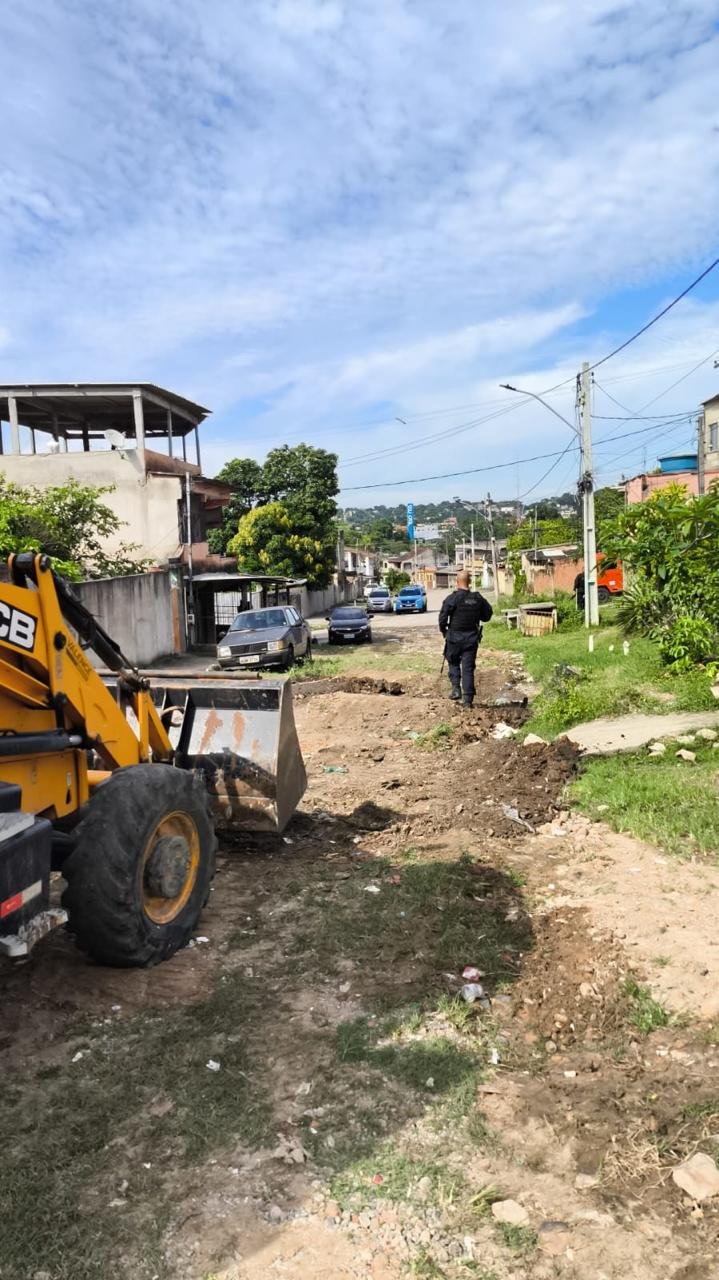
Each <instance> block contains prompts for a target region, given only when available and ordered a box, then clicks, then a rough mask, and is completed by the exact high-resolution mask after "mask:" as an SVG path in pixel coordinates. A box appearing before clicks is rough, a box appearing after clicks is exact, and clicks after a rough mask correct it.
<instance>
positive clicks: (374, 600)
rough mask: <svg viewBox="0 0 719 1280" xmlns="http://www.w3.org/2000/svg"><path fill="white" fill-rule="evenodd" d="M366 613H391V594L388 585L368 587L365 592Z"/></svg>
mask: <svg viewBox="0 0 719 1280" xmlns="http://www.w3.org/2000/svg"><path fill="white" fill-rule="evenodd" d="M367 612H368V613H391V612H392V596H391V595H390V590H389V587H370V589H369V591H368V592H367Z"/></svg>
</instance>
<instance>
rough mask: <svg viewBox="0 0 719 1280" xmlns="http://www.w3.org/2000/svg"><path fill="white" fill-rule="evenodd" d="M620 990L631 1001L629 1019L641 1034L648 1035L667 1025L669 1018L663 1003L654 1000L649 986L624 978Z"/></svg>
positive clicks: (634, 979)
mask: <svg viewBox="0 0 719 1280" xmlns="http://www.w3.org/2000/svg"><path fill="white" fill-rule="evenodd" d="M621 992H622V995H623V996H626V997H627V999H628V1000H629V1001H630V1003H631V1013H630V1015H629V1016H630V1021H631V1022H632V1023H633V1024H634V1026H635V1027H636V1028H637V1030H638V1031H641V1033H642V1035H644V1036H648V1035H649V1034H650V1032H652V1031H656V1030H657V1029H658V1028H659V1027H668V1026H669V1023H670V1021H671V1019H670V1016H669V1014H668V1013H667V1011H666V1009H665V1008H664V1005H662V1004H660V1003H659V1001H658V1000H655V999H654V996H653V995H652V993H651V991H650V990H649V988H648V987H644V986H642V985H641V983H639V982H637V980H636V978H632V977H628V978H625V979H624V982H623V983H622V986H621Z"/></svg>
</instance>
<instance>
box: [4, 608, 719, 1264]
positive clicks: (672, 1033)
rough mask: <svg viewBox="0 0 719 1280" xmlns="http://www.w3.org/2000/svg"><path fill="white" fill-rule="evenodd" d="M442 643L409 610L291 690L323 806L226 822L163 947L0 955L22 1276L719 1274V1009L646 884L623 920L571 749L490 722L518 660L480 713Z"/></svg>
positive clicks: (493, 671) (62, 942)
mask: <svg viewBox="0 0 719 1280" xmlns="http://www.w3.org/2000/svg"><path fill="white" fill-rule="evenodd" d="M385 651H386V655H387V657H386V661H387V667H386V672H385V673H384V674H383V673H382V672H381V671H380V672H378V670H377V667H376V659H377V653H378V652H379V653H380V654H382V653H385ZM398 654H399V657H398ZM436 655H437V640H436V636H435V633H434V631H432V632H430V631H429V630H427V629H424V628H422V627H413V628H411V629H407V631H406V633H405V634H404V636H403V639H402V641H401V643H400V645H399V647H398V644H397V643H396V642H392V643H390V642H389V641H387V642H386V645H385V646H383V645H382V641H381V639H380V640H379V642H378V643H375V645H374V646H373V667H372V670H371V673H370V672H369V671H368V672H367V674H366V675H364V676H363V651H361V650H360V651H358V652H357V656H356V673H355V674H354V675H353V676H352V678H350V679H349V680H348V679H347V678H346V677H344V678H342V680H340V681H338V682H335V683H332V682H327V681H323V682H321V683H320V684H319V686H318V687H315V688H313V687H312V685H311V684H307V685H304V686H303V685H301V684H298V685H297V686H296V688H295V708H296V718H297V724H298V729H299V733H300V738H301V741H302V746H303V751H304V754H305V758H306V761H307V767H308V774H309V779H310V786H309V790H308V793H307V796H306V798H305V801H304V803H303V805H302V807H301V810H300V812H299V813H298V815H297V816H296V818H295V819H294V820H293V822H292V823H291V825H290V827H289V828H288V830H287V831H286V833H285V835H284V837H262V838H260V837H256V838H252V839H247V838H245V839H243V840H242V841H237V842H236V843H232V844H228V843H226V844H225V845H224V847H223V848H222V851H221V857H220V860H219V866H218V873H217V877H216V881H215V887H214V891H213V893H212V896H211V900H210V905H209V907H208V909H207V911H206V913H205V916H204V917H203V920H202V922H201V932H200V933H199V934H198V937H197V939H196V940H195V943H194V945H193V946H191V947H190V948H188V949H187V950H185V951H184V952H183V953H181V954H180V955H178V956H177V957H176V958H175V959H174V960H172V961H171V962H170V963H168V964H165V965H162V966H159V967H158V968H156V969H153V970H149V971H142V972H120V971H110V970H104V969H100V968H98V967H95V966H91V965H89V964H88V963H87V962H86V961H85V960H84V958H83V957H82V956H81V955H80V954H79V953H78V952H77V951H76V950H75V949H74V947H73V946H72V943H71V941H70V939H69V938H67V937H66V936H60V935H58V936H56V937H54V938H51V939H48V940H47V941H46V942H45V943H44V944H42V945H41V946H39V947H38V948H37V950H36V952H35V954H34V956H33V958H32V960H31V961H30V962H29V963H28V964H26V965H24V966H22V967H20V968H14V969H13V968H10V967H9V965H7V964H5V965H3V967H2V968H0V998H1V999H2V1009H3V1022H2V1033H1V1035H0V1063H1V1069H2V1078H3V1082H4V1089H3V1094H2V1102H1V1103H0V1106H1V1107H2V1111H3V1116H2V1120H3V1135H4V1152H3V1161H2V1163H1V1165H0V1212H1V1213H2V1224H3V1225H2V1231H1V1232H0V1276H2V1280H32V1278H34V1280H100V1278H102V1280H170V1278H171V1280H211V1278H212V1280H261V1278H262V1280H267V1278H269V1277H279V1278H286V1280H310V1278H311V1277H312V1278H313V1280H314V1278H317V1277H319V1278H321V1280H344V1278H345V1277H347V1278H349V1277H357V1278H359V1280H394V1278H395V1277H396V1278H399V1277H401V1276H407V1275H415V1276H420V1277H427V1278H431V1277H434V1278H435V1280H437V1278H441V1277H446V1278H447V1280H460V1277H465V1278H466V1277H469V1276H474V1277H482V1278H483V1280H507V1278H508V1277H515V1278H517V1280H518V1278H520V1277H522V1278H525V1277H526V1278H531V1280H547V1278H549V1277H567V1280H656V1277H658V1276H661V1277H662V1278H666V1280H699V1278H700V1277H701V1278H702V1280H705V1278H706V1280H711V1278H712V1277H716V1276H718V1275H719V1270H717V1264H716V1261H715V1260H716V1257H717V1236H718V1230H719V1213H718V1210H717V1207H716V1206H717V1199H709V1200H705V1201H704V1202H703V1205H702V1206H701V1207H700V1206H698V1205H697V1204H696V1203H693V1202H692V1201H690V1200H689V1199H688V1198H687V1197H686V1196H685V1195H684V1194H683V1193H682V1192H681V1191H680V1190H679V1189H678V1187H677V1186H676V1185H674V1183H673V1181H672V1179H671V1172H672V1169H673V1168H674V1167H675V1166H676V1165H677V1164H678V1163H679V1162H680V1161H681V1160H682V1159H683V1158H685V1157H686V1156H689V1155H691V1154H692V1153H693V1152H695V1151H697V1150H700V1151H703V1152H707V1153H708V1154H710V1155H711V1154H717V1150H718V1145H717V1144H718V1142H719V1089H718V1088H717V1085H716V1072H717V1056H718V1052H719V1051H718V1049H717V1045H719V1035H717V1033H716V1027H715V1026H714V1024H712V1023H710V1022H701V1023H700V1022H698V1021H697V1022H695V1021H693V1019H692V1018H686V1019H684V1020H683V1021H681V1022H673V1021H672V1020H671V1018H670V1016H669V1014H668V1013H667V1011H666V1010H665V1009H664V1007H663V1006H662V1005H661V1004H660V1003H658V1002H657V1001H656V1000H654V999H653V998H652V996H651V994H650V992H649V991H648V990H647V989H646V988H645V987H644V985H643V982H644V975H643V971H642V970H643V966H642V964H641V963H638V961H637V952H636V949H635V948H633V947H632V943H633V942H634V938H633V936H632V913H631V912H629V911H627V912H626V913H625V917H624V919H623V921H622V928H621V930H619V931H618V932H621V933H623V934H624V937H623V938H622V939H620V938H618V937H616V936H614V935H613V933H612V923H613V921H612V918H611V913H608V912H607V911H604V913H602V912H601V911H600V910H598V909H597V901H598V900H601V898H602V885H603V883H604V882H605V881H606V875H607V860H606V858H603V857H602V851H603V843H602V841H603V836H602V829H601V828H592V829H590V828H589V827H588V826H587V825H586V824H585V825H584V827H583V828H582V825H581V823H580V824H578V825H575V827H574V828H573V829H572V832H571V835H570V836H568V835H567V834H566V832H567V827H568V824H567V822H566V821H565V819H564V818H563V817H562V814H561V809H562V789H563V786H564V783H565V781H566V780H567V779H568V778H569V777H570V776H571V774H572V772H573V770H574V769H575V768H576V757H575V754H574V749H573V748H571V747H570V746H564V747H547V746H538V747H533V748H524V747H522V746H520V745H519V743H518V742H517V741H515V740H514V739H512V738H504V739H503V738H494V737H493V736H492V733H493V730H494V728H495V726H496V725H497V723H498V722H499V721H500V720H501V721H504V722H509V723H510V724H512V723H514V724H518V723H519V722H520V721H521V718H522V716H523V714H524V712H523V710H522V708H521V706H520V705H517V704H516V703H515V704H512V700H511V689H512V685H513V683H514V682H516V680H517V679H518V677H519V675H520V672H519V669H518V666H517V661H518V660H517V659H516V658H515V657H514V656H513V655H509V654H506V655H496V656H491V657H485V663H486V665H485V666H484V668H483V669H482V672H481V676H480V680H479V698H478V702H479V704H480V705H478V706H477V707H476V708H475V710H474V712H472V713H470V714H466V713H464V714H463V713H462V712H461V711H459V710H457V709H456V708H455V707H453V706H451V705H450V704H449V703H448V701H447V700H446V697H445V694H446V690H439V689H438V688H437V679H436V674H432V673H433V672H436ZM497 703H499V704H500V705H497ZM545 824H549V825H548V826H545ZM569 826H571V824H569ZM570 846H571V848H572V850H573V851H574V854H576V862H575V860H574V854H573V855H572V856H571V857H568V854H567V850H568V849H569V848H570ZM645 852H646V851H645ZM585 855H586V856H585ZM616 856H617V858H618V855H616ZM642 865H643V875H642V877H641V881H642V884H641V886H639V885H638V886H637V894H639V893H640V892H643V891H644V888H645V886H646V885H648V882H649V881H650V879H651V875H652V865H653V864H652V862H651V858H650V856H649V854H647V861H646V863H643V864H642ZM657 874H660V875H665V874H666V872H665V869H661V870H660V871H658V872H657ZM701 883H702V884H703V885H704V888H706V884H707V881H706V879H704V880H702V881H701ZM698 884H699V882H696V885H693V888H692V891H693V892H694V891H695V892H696V893H697V895H698V894H699V892H700V890H699V888H698ZM650 887H651V886H650ZM638 914H639V913H638ZM641 930H643V934H642V938H643V942H642V946H641V948H640V951H641V953H642V954H645V953H646V951H647V948H650V947H651V938H650V925H649V917H648V915H647V914H646V913H644V914H643V915H641ZM681 945H682V942H681V937H680V936H677V937H674V936H672V937H671V938H670V939H669V940H668V941H667V943H666V948H667V952H668V953H669V952H671V955H670V954H667V956H666V959H667V966H669V964H670V962H671V964H674V965H678V964H679V961H680V952H681ZM467 966H470V967H473V968H475V969H477V970H478V971H479V976H478V977H477V978H476V979H474V978H472V981H477V982H478V983H480V984H481V987H482V988H483V991H484V994H483V995H482V994H480V995H479V998H478V999H477V1000H475V1001H474V1002H472V1003H467V1002H466V1001H465V1000H464V999H463V998H462V996H461V994H460V992H461V989H462V987H463V985H465V983H466V981H467V979H465V978H463V976H462V971H463V969H465V967H467ZM635 969H636V970H637V972H636V974H634V970H635ZM632 975H634V976H632ZM676 1003H677V1002H676V1001H675V1004H676ZM507 1202H509V1205H507Z"/></svg>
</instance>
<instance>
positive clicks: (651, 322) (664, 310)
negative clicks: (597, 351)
mask: <svg viewBox="0 0 719 1280" xmlns="http://www.w3.org/2000/svg"><path fill="white" fill-rule="evenodd" d="M717 266H719V258H715V259H714V261H713V262H710V263H709V266H708V267H705V269H704V271H702V273H701V275H699V276H697V278H696V280H692V282H691V284H688V285H687V287H686V289H682V292H681V293H678V294H677V296H676V298H673V299H672V301H671V302H669V303H667V305H666V307H663V308H662V310H661V311H658V312H657V314H656V315H655V316H653V317H652V319H651V320H648V321H647V323H646V324H644V325H642V327H641V329H637V331H636V333H633V334H632V336H631V338H627V339H626V341H624V342H622V343H620V345H619V346H618V347H615V348H614V350H613V351H610V352H609V354H608V355H606V356H602V358H601V360H597V361H595V363H594V364H592V365H590V366H589V372H590V373H591V372H592V370H593V369H598V368H599V366H600V365H602V364H606V363H607V360H611V359H613V357H614V356H618V355H619V352H620V351H624V350H625V349H626V348H627V347H629V346H631V344H632V343H633V342H636V340H637V338H641V336H642V334H643V333H646V332H647V330H648V329H651V327H652V325H655V324H656V323H657V321H658V320H661V318H662V316H665V315H667V313H668V312H669V311H671V309H672V307H675V306H676V305H677V303H678V302H681V300H682V298H686V296H687V294H688V293H691V291H692V289H696V287H697V285H698V284H701V282H702V280H705V279H706V277H707V276H708V275H709V274H710V272H712V271H713V270H714V268H715V267H717Z"/></svg>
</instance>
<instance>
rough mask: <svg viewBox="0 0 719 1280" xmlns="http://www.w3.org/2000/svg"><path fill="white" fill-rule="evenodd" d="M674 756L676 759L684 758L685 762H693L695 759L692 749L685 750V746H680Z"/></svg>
mask: <svg viewBox="0 0 719 1280" xmlns="http://www.w3.org/2000/svg"><path fill="white" fill-rule="evenodd" d="M676 757H677V759H678V760H686V762H687V764H694V762H695V760H696V753H695V752H694V751H687V750H686V748H685V747H682V749H681V751H677V752H676Z"/></svg>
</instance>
